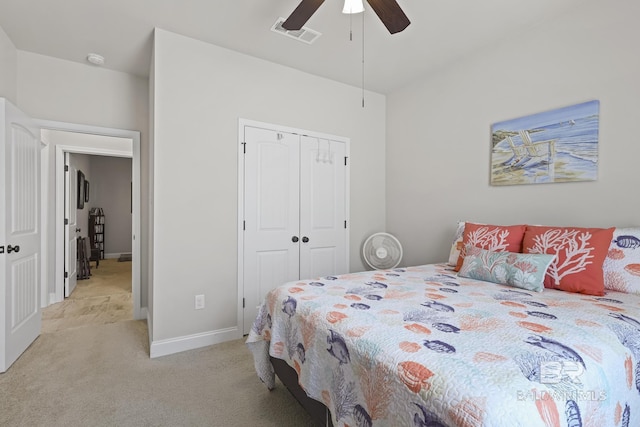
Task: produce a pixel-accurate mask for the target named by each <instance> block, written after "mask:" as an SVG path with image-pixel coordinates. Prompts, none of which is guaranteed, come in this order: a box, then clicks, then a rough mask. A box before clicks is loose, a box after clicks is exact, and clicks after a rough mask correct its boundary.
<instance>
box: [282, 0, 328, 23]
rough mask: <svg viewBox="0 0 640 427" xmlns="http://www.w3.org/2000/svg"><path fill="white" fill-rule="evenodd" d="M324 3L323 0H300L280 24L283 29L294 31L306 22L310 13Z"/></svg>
mask: <svg viewBox="0 0 640 427" xmlns="http://www.w3.org/2000/svg"><path fill="white" fill-rule="evenodd" d="M322 3H324V0H302V1H301V2H300V4H299V5H298V7H296V10H294V11H293V12H292V13H291V15H289V17H288V18H287V20H286V21H284V23H283V24H282V27H283V28H284V29H285V30H290V31H295V30H299V29H300V28H302V26H303V25H304V24H306V23H307V21H308V20H309V18H311V15H313V14H314V13H315V12H316V10H318V8H319V7H320V5H322Z"/></svg>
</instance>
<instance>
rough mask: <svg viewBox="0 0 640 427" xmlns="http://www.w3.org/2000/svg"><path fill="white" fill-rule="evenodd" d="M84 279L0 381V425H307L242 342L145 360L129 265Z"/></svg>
mask: <svg viewBox="0 0 640 427" xmlns="http://www.w3.org/2000/svg"><path fill="white" fill-rule="evenodd" d="M127 270H128V273H127ZM92 273H93V274H94V275H93V276H92V277H91V279H89V280H83V281H78V285H77V288H76V290H75V291H74V292H73V293H72V295H71V297H69V298H67V299H66V300H65V301H63V302H61V303H58V304H54V305H52V306H50V307H47V308H46V309H44V310H43V333H42V334H41V335H40V337H38V338H37V339H36V341H35V342H34V343H33V344H31V346H30V347H29V348H28V349H27V350H26V351H25V352H24V354H23V355H22V356H20V358H19V359H18V360H17V361H16V362H15V363H14V364H13V366H11V368H9V370H8V371H7V372H6V373H4V374H0V426H11V427H13V426H29V427H32V426H47V427H55V426H64V427H75V426H136V427H137V426H221V427H222V426H224V427H233V426H256V427H260V426H265V427H266V426H274V427H276V426H278V427H289V426H291V427H294V426H295V427H298V426H311V425H313V424H312V421H311V418H310V417H309V416H308V414H307V413H306V412H305V411H304V409H303V408H302V407H301V406H300V405H299V404H298V402H297V401H296V400H295V399H294V398H293V397H292V396H291V394H290V393H289V392H288V391H287V390H286V388H285V387H284V386H283V385H282V384H281V383H279V382H278V385H277V387H276V389H275V390H273V391H268V390H267V388H266V387H265V386H264V385H263V384H262V383H261V382H260V380H259V379H258V377H257V376H256V374H255V370H254V368H253V359H252V358H251V354H250V353H249V351H248V350H247V348H246V345H245V344H244V340H236V341H231V342H227V343H223V344H218V345H214V346H210V347H206V348H202V349H197V350H192V351H187V352H183V353H179V354H175V355H171V356H165V357H161V358H157V359H150V358H149V337H148V332H147V324H146V322H145V321H135V320H131V319H132V305H131V263H128V262H117V260H104V261H100V267H98V269H97V270H96V269H92Z"/></svg>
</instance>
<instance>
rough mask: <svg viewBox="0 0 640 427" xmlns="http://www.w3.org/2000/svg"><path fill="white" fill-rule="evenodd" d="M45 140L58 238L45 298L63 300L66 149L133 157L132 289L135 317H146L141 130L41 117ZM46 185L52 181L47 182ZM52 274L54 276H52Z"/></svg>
mask: <svg viewBox="0 0 640 427" xmlns="http://www.w3.org/2000/svg"><path fill="white" fill-rule="evenodd" d="M39 125H40V126H41V128H42V129H43V130H42V134H43V140H45V139H49V141H46V142H48V143H49V146H50V147H52V149H51V151H52V152H53V151H54V152H53V153H52V156H53V165H54V166H53V167H52V169H53V171H54V172H53V173H52V174H49V177H48V179H50V180H52V181H53V182H54V183H55V185H54V187H55V189H54V190H53V193H54V195H53V196H52V197H51V198H50V199H49V200H51V201H50V203H51V204H53V205H55V212H54V214H50V213H49V214H48V215H49V218H50V220H49V223H50V224H55V226H54V227H53V228H54V229H53V230H50V231H51V233H50V235H51V236H52V238H53V239H54V241H55V251H54V252H55V260H54V262H53V263H52V264H53V268H52V271H53V277H55V280H54V281H53V283H52V284H51V285H50V286H48V294H47V295H46V298H47V299H46V301H48V304H47V305H49V304H53V303H56V302H60V301H63V300H64V244H65V242H64V157H65V154H66V153H76V154H88V155H98V156H112V157H125V158H131V169H132V171H131V173H132V178H131V196H130V198H131V201H130V204H131V214H132V218H131V222H132V223H131V229H132V235H131V239H132V240H131V258H132V261H131V270H132V272H131V293H132V301H133V318H134V319H136V320H139V319H144V318H145V317H146V313H145V310H143V308H142V307H141V284H140V281H141V280H140V272H141V254H140V238H139V236H140V133H139V132H135V131H127V130H120V129H112V128H102V127H95V126H85V125H77V124H70V123H62V122H49V121H40V122H39ZM45 185H47V186H48V185H49V182H46V183H45ZM46 205H47V203H43V214H44V215H47V213H46V212H47V211H49V212H50V211H51V210H50V209H47V206H46ZM50 277H51V276H50Z"/></svg>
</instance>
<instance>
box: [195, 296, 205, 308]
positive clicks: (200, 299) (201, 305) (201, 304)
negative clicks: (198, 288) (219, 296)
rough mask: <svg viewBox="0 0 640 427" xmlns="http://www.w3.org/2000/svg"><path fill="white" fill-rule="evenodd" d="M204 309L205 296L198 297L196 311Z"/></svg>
mask: <svg viewBox="0 0 640 427" xmlns="http://www.w3.org/2000/svg"><path fill="white" fill-rule="evenodd" d="M203 308H204V295H196V310H202V309H203Z"/></svg>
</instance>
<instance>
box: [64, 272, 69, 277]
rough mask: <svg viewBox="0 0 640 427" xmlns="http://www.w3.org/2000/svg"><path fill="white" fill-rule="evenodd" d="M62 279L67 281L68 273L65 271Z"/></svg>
mask: <svg viewBox="0 0 640 427" xmlns="http://www.w3.org/2000/svg"><path fill="white" fill-rule="evenodd" d="M64 278H65V279H68V278H69V272H67V271H65V272H64Z"/></svg>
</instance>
